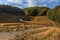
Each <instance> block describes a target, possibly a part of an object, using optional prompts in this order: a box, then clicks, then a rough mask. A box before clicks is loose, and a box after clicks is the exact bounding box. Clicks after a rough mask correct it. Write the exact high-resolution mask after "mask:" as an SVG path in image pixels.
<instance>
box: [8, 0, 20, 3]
mask: <svg viewBox="0 0 60 40" xmlns="http://www.w3.org/2000/svg"><path fill="white" fill-rule="evenodd" d="M7 1H8V2H14V3H18V2H19V0H7Z"/></svg>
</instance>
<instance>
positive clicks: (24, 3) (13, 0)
mask: <svg viewBox="0 0 60 40" xmlns="http://www.w3.org/2000/svg"><path fill="white" fill-rule="evenodd" d="M0 4H7V5H12V6H17V7H21V8H25V7H34V6H48V7H54V6H56V5H58V4H60V0H0Z"/></svg>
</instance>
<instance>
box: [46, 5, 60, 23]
mask: <svg viewBox="0 0 60 40" xmlns="http://www.w3.org/2000/svg"><path fill="white" fill-rule="evenodd" d="M47 17H48V18H49V19H51V20H53V21H56V22H60V6H56V7H55V8H54V9H52V10H49V11H48V12H47Z"/></svg>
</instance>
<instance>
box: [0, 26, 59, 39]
mask: <svg viewBox="0 0 60 40" xmlns="http://www.w3.org/2000/svg"><path fill="white" fill-rule="evenodd" d="M46 29H47V30H46ZM42 30H43V31H42ZM44 30H45V31H44ZM59 30H60V28H57V27H43V28H36V29H28V30H25V31H23V32H22V31H18V32H0V40H9V39H14V37H16V35H17V34H20V35H22V34H24V33H30V32H36V33H35V34H31V33H30V34H31V35H30V36H34V37H36V36H37V35H42V37H45V36H47V35H48V34H49V33H51V32H53V31H55V32H59V33H60V31H59ZM44 34H45V35H44ZM27 37H28V36H27ZM27 40H28V39H27Z"/></svg>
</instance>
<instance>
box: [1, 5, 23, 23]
mask: <svg viewBox="0 0 60 40" xmlns="http://www.w3.org/2000/svg"><path fill="white" fill-rule="evenodd" d="M23 15H24V11H23V10H22V9H20V8H17V7H12V6H8V5H0V23H10V22H12V23H16V22H20V21H19V16H23Z"/></svg>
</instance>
